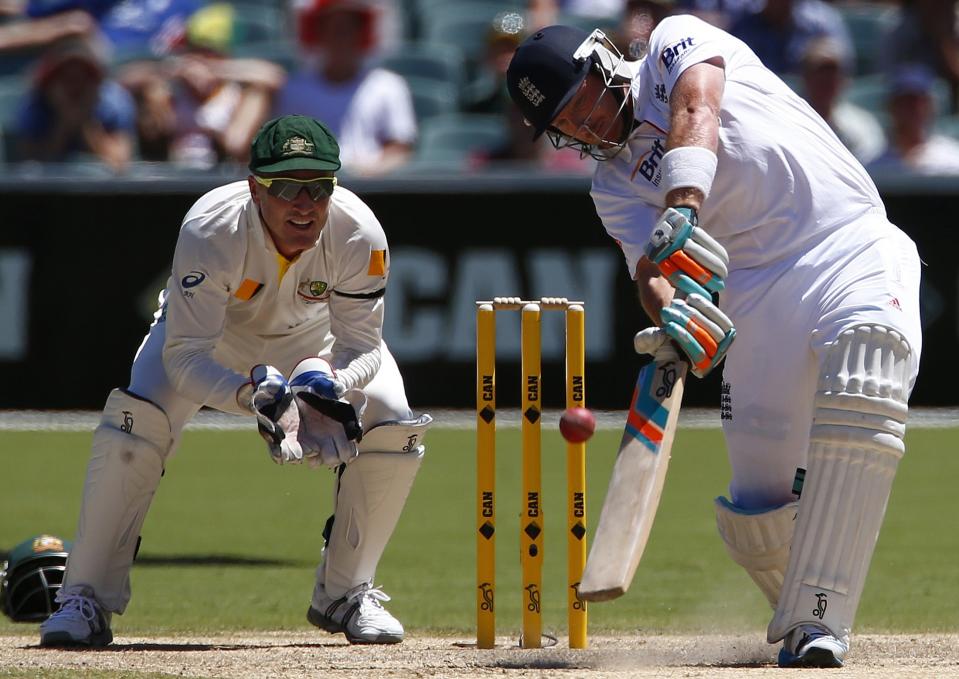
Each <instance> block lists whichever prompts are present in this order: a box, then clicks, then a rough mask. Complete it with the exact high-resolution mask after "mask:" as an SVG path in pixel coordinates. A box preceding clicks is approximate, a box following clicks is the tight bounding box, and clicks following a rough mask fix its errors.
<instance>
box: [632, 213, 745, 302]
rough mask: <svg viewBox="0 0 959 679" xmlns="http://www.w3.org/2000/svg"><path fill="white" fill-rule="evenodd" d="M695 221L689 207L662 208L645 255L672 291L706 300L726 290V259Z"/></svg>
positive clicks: (696, 219)
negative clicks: (663, 210)
mask: <svg viewBox="0 0 959 679" xmlns="http://www.w3.org/2000/svg"><path fill="white" fill-rule="evenodd" d="M697 221H698V218H697V217H696V210H694V209H693V208H691V207H678V208H671V207H670V208H666V211H665V212H663V214H662V215H660V217H659V221H657V222H656V224H655V226H654V227H653V233H652V235H651V236H650V237H649V242H648V243H647V244H646V248H645V252H646V256H647V257H648V258H649V259H650V261H652V262H653V263H654V264H655V265H656V266H657V267H658V268H659V271H660V273H662V274H663V276H664V277H665V278H666V280H668V281H669V282H670V284H671V285H672V286H673V287H674V288H676V289H677V290H681V291H682V292H684V293H686V294H687V295H694V294H695V295H701V296H702V297H705V298H706V299H709V298H710V296H711V295H710V293H713V292H719V291H721V290H722V289H724V288H725V287H726V283H725V279H726V276H728V275H729V255H728V254H726V249H725V248H724V247H723V246H722V245H720V244H719V243H717V242H716V241H715V240H714V239H713V237H712V236H710V235H709V234H708V233H706V232H705V231H704V230H703V229H701V228H699V227H698V226H696V224H697Z"/></svg>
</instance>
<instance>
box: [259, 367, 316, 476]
mask: <svg viewBox="0 0 959 679" xmlns="http://www.w3.org/2000/svg"><path fill="white" fill-rule="evenodd" d="M250 379H251V381H252V382H253V396H252V397H251V405H252V406H253V412H254V414H255V415H256V423H257V428H258V429H259V431H260V436H262V437H263V439H264V440H265V441H266V444H267V446H268V447H269V450H270V457H272V458H273V461H274V462H276V463H277V464H283V463H284V462H300V461H301V460H302V459H303V450H302V448H301V446H300V444H299V442H298V441H297V431H298V429H299V427H300V413H299V409H298V408H297V407H296V405H295V404H294V401H293V391H292V389H290V385H289V384H288V383H287V381H286V378H285V377H283V373H281V372H280V371H279V370H277V369H276V368H274V367H273V366H271V365H262V364H260V365H256V366H253V370H251V371H250Z"/></svg>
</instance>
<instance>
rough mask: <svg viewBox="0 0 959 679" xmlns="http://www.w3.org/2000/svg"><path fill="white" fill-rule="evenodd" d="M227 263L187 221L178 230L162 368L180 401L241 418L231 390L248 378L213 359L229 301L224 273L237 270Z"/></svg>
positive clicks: (225, 255)
mask: <svg viewBox="0 0 959 679" xmlns="http://www.w3.org/2000/svg"><path fill="white" fill-rule="evenodd" d="M231 259H233V258H231V257H230V256H229V255H227V254H226V253H224V252H223V251H222V250H220V249H218V248H217V247H216V243H214V242H213V239H212V238H211V237H208V236H205V235H204V234H202V233H200V232H199V231H198V230H196V229H194V228H192V225H191V224H190V223H187V224H185V225H184V227H183V229H181V231H180V237H179V240H178V241H177V246H176V252H175V253H174V256H173V276H172V279H171V287H170V291H169V295H168V298H167V299H168V301H167V305H168V306H167V320H166V323H167V329H166V342H165V344H164V346H163V366H164V368H165V369H166V372H167V377H168V378H169V380H170V384H172V385H173V388H174V389H176V391H177V392H179V393H180V394H182V395H183V396H184V397H185V398H187V399H189V400H191V401H193V402H194V403H201V404H204V405H207V406H210V407H211V408H216V409H217V410H222V411H224V412H230V413H237V414H243V415H246V414H249V412H248V411H247V410H245V409H243V408H241V407H240V405H239V404H238V403H237V401H236V392H237V390H238V389H239V388H240V387H241V386H243V385H244V384H246V383H247V382H249V376H247V375H241V374H239V373H237V372H234V371H233V370H230V369H229V368H227V367H225V366H223V365H221V364H220V363H218V362H217V361H216V360H214V358H213V351H214V349H215V348H216V345H217V342H218V341H219V339H220V337H221V336H222V334H223V328H224V324H225V322H226V308H227V303H228V302H229V299H230V289H231V284H230V280H229V274H228V273H227V272H229V271H231V270H239V268H240V266H239V264H236V263H231ZM240 259H242V255H241V256H240Z"/></svg>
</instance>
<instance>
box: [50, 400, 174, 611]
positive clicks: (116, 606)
mask: <svg viewBox="0 0 959 679" xmlns="http://www.w3.org/2000/svg"><path fill="white" fill-rule="evenodd" d="M172 445H173V434H172V432H171V431H170V421H169V419H168V418H167V416H166V413H164V412H163V410H161V409H160V408H159V407H158V406H156V405H155V404H153V403H152V402H150V401H147V400H146V399H142V398H139V397H138V396H134V395H133V394H131V393H129V392H126V391H123V390H121V389H114V390H113V391H111V392H110V396H109V397H108V398H107V402H106V405H105V406H104V408H103V416H102V417H101V420H100V425H99V426H98V427H97V429H96V431H95V432H94V434H93V454H92V455H91V457H90V463H89V465H88V466H87V478H86V483H85V484H84V488H83V504H82V505H81V507H80V522H79V526H78V527H77V535H76V539H75V540H74V542H73V549H72V550H70V556H69V558H68V559H67V572H66V575H65V576H64V581H63V589H64V590H69V589H72V588H76V587H83V586H86V587H91V588H92V589H93V591H94V594H95V597H96V599H97V601H99V602H100V604H101V605H102V606H103V607H104V608H105V609H106V610H107V611H112V612H116V613H122V612H123V610H124V609H125V608H126V605H127V603H128V602H129V601H130V566H131V565H132V564H133V557H134V555H135V553H136V548H137V543H138V541H139V537H140V529H141V528H142V527H143V520H144V519H145V518H146V514H147V510H148V509H149V508H150V502H151V501H152V500H153V494H154V493H155V492H156V489H157V486H159V485H160V476H161V474H163V463H164V460H165V459H166V456H167V453H168V452H169V451H170V448H171V446H172Z"/></svg>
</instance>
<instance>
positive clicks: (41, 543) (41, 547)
mask: <svg viewBox="0 0 959 679" xmlns="http://www.w3.org/2000/svg"><path fill="white" fill-rule="evenodd" d="M48 550H56V551H58V552H62V551H64V550H63V540H61V539H60V538H56V537H53V536H52V535H39V536H37V537H36V538H34V540H33V551H34V552H46V551H48Z"/></svg>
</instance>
